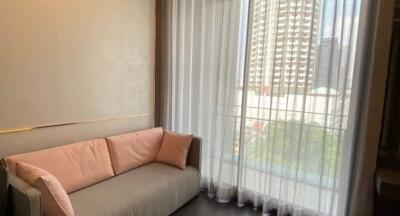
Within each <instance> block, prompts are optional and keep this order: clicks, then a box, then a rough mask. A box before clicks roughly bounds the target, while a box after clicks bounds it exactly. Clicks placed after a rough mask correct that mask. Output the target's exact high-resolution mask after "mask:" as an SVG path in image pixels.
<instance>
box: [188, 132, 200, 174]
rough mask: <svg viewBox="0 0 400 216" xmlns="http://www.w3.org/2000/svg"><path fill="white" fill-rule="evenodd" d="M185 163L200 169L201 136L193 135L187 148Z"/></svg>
mask: <svg viewBox="0 0 400 216" xmlns="http://www.w3.org/2000/svg"><path fill="white" fill-rule="evenodd" d="M186 164H188V165H190V166H192V167H196V168H197V169H198V170H199V172H200V171H201V138H200V137H193V140H192V144H191V145H190V148H189V153H188V157H187V160H186Z"/></svg>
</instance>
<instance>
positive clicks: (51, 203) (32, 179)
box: [15, 162, 74, 216]
mask: <svg viewBox="0 0 400 216" xmlns="http://www.w3.org/2000/svg"><path fill="white" fill-rule="evenodd" d="M15 172H16V175H17V176H18V177H19V178H21V179H22V180H24V181H25V182H27V183H28V184H30V185H32V186H34V187H35V188H36V189H38V190H39V191H40V195H41V204H42V209H43V215H55V216H73V215H74V210H73V208H72V205H71V201H70V200H69V197H68V195H67V193H66V192H65V190H64V188H63V187H62V185H61V184H60V182H59V181H58V180H57V179H56V178H55V177H54V176H52V175H51V174H49V173H48V172H46V171H44V170H42V169H40V168H38V167H35V166H32V165H29V164H26V163H23V162H18V163H17V164H16V169H15Z"/></svg>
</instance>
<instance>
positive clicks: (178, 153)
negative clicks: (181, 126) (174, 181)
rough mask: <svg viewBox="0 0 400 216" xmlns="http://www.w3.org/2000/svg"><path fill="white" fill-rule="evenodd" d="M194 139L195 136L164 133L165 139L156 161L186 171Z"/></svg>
mask: <svg viewBox="0 0 400 216" xmlns="http://www.w3.org/2000/svg"><path fill="white" fill-rule="evenodd" d="M192 139H193V135H186V134H177V133H173V132H169V131H164V138H163V141H162V143H161V148H160V151H159V152H158V155H157V158H156V161H157V162H162V163H166V164H170V165H173V166H176V167H178V168H181V169H185V166H186V158H187V154H188V151H189V148H190V144H191V143H192Z"/></svg>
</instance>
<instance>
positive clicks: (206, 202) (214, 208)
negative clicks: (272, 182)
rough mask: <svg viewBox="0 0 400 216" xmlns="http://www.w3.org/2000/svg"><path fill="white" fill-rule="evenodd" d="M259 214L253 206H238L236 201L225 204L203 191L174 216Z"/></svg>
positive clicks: (251, 215)
mask: <svg viewBox="0 0 400 216" xmlns="http://www.w3.org/2000/svg"><path fill="white" fill-rule="evenodd" d="M187 215H189V216H227V215H229V216H259V215H261V213H260V211H253V209H252V207H251V206H244V207H241V208H239V207H237V205H236V203H235V202H232V203H228V204H223V203H218V202H216V201H215V200H213V199H209V198H208V196H207V193H205V192H201V193H200V195H199V196H197V197H195V198H194V199H192V200H191V201H189V202H188V203H186V204H185V205H184V206H182V207H181V208H180V209H178V210H177V211H176V212H174V213H173V214H172V216H187Z"/></svg>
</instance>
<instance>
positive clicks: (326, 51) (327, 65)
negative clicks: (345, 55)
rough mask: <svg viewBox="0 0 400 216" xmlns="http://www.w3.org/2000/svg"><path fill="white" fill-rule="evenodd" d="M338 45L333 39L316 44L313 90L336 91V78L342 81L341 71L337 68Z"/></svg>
mask: <svg viewBox="0 0 400 216" xmlns="http://www.w3.org/2000/svg"><path fill="white" fill-rule="evenodd" d="M339 51H340V50H339V43H338V39H337V38H335V39H333V38H323V39H322V41H321V42H320V43H319V44H318V48H317V58H316V64H315V68H316V69H315V74H314V84H313V87H314V88H320V87H325V88H331V89H334V90H335V91H338V88H340V86H338V84H339V83H338V81H339V80H338V78H339V79H340V78H342V79H343V75H344V74H340V75H341V76H340V77H338V75H339V72H340V71H342V70H341V68H339V64H340V63H339V58H340V56H339V54H340V53H339Z"/></svg>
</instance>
